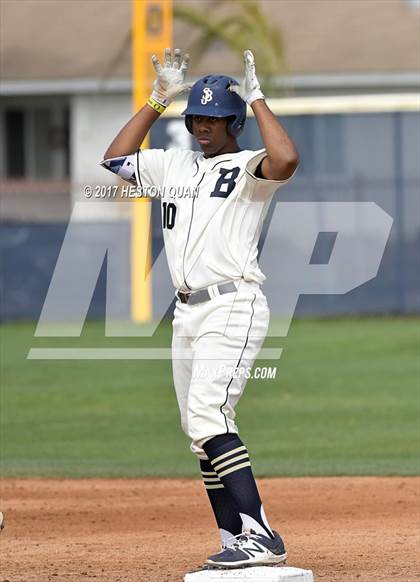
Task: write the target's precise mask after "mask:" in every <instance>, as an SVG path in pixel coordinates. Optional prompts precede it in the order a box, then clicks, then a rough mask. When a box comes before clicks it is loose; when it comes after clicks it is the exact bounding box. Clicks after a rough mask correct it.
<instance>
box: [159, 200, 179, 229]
mask: <svg viewBox="0 0 420 582" xmlns="http://www.w3.org/2000/svg"><path fill="white" fill-rule="evenodd" d="M175 216H176V206H175V204H174V203H173V202H169V204H168V203H167V202H162V227H163V228H169V229H170V230H171V229H172V228H173V227H174V226H175Z"/></svg>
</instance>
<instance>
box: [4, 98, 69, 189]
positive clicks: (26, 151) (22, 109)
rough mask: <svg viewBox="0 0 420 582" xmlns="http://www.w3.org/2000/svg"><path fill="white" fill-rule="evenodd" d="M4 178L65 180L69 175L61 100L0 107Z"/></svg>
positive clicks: (66, 127) (66, 122) (66, 118)
mask: <svg viewBox="0 0 420 582" xmlns="http://www.w3.org/2000/svg"><path fill="white" fill-rule="evenodd" d="M0 130H1V132H2V134H3V135H1V136H0V141H1V143H2V144H3V147H2V148H1V150H2V151H1V153H0V177H1V178H3V179H20V180H38V179H40V180H43V179H56V180H61V179H65V178H67V177H68V175H69V111H68V107H67V106H66V105H64V104H62V103H58V104H57V103H54V102H51V103H40V104H39V105H37V106H35V107H34V106H31V105H30V104H28V106H26V105H25V104H23V103H22V104H19V105H14V104H10V105H8V104H7V103H5V104H4V105H3V106H2V107H1V108H0Z"/></svg>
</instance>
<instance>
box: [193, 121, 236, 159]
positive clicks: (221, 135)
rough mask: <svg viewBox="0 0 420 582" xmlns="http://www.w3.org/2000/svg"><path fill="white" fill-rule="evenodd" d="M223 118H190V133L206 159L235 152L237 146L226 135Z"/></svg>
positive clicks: (228, 135) (234, 141)
mask: <svg viewBox="0 0 420 582" xmlns="http://www.w3.org/2000/svg"><path fill="white" fill-rule="evenodd" d="M226 126H227V119H226V118H224V117H207V116H205V115H193V116H192V131H193V135H194V137H195V139H196V140H197V141H198V143H199V144H200V147H201V149H202V150H203V153H204V155H205V157H206V158H211V157H213V156H218V155H220V154H226V153H231V152H236V151H237V150H238V145H237V143H236V140H235V138H234V137H232V136H231V135H230V134H228V132H227V129H226Z"/></svg>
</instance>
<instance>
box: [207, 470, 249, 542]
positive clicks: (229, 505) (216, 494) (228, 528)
mask: <svg viewBox="0 0 420 582" xmlns="http://www.w3.org/2000/svg"><path fill="white" fill-rule="evenodd" d="M200 468H201V475H202V477H203V482H204V485H205V487H206V491H207V495H208V497H209V500H210V504H211V507H212V509H213V513H214V516H215V518H216V522H217V525H218V527H219V532H220V539H221V542H222V546H228V545H230V543H231V541H232V538H233V536H236V535H238V534H240V533H241V532H242V519H241V517H240V515H239V511H238V508H237V507H236V503H235V501H234V500H233V499H232V497H231V496H230V494H229V493H228V491H227V490H226V489H225V487H224V486H223V483H222V482H221V480H220V479H219V477H218V475H217V473H216V471H215V470H214V469H213V467H212V465H211V463H210V461H203V460H200Z"/></svg>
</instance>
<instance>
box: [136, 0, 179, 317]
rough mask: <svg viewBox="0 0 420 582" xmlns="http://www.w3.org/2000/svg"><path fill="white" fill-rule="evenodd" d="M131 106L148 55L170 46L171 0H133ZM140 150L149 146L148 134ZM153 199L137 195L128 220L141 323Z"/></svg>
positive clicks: (140, 100) (144, 82) (145, 83)
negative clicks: (129, 221) (130, 217)
mask: <svg viewBox="0 0 420 582" xmlns="http://www.w3.org/2000/svg"><path fill="white" fill-rule="evenodd" d="M132 30H133V40H132V61H133V108H134V111H135V112H136V111H138V110H139V109H140V108H141V107H142V106H143V105H144V104H145V103H146V101H147V99H148V97H149V95H150V93H151V90H152V83H153V80H154V78H155V74H154V69H153V66H152V64H151V56H152V54H153V53H156V54H157V55H158V56H159V58H160V60H162V59H163V54H164V51H165V48H166V47H172V0H133V25H132ZM141 147H142V148H143V149H144V148H147V147H149V139H148V136H147V137H146V139H145V140H144V142H143V144H142V146H141ZM151 210H152V202H151V200H148V199H146V198H138V199H136V201H135V203H134V204H133V214H132V221H131V317H132V319H133V321H135V322H138V323H141V322H147V321H150V320H151V319H152V280H151V276H149V274H150V269H151V264H152V231H151V216H152V212H151Z"/></svg>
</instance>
